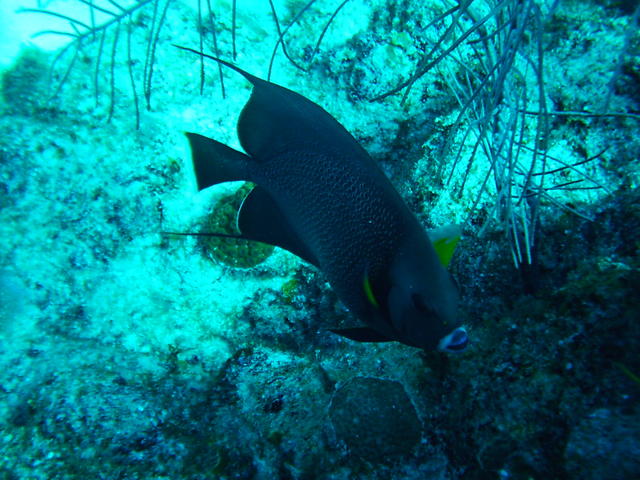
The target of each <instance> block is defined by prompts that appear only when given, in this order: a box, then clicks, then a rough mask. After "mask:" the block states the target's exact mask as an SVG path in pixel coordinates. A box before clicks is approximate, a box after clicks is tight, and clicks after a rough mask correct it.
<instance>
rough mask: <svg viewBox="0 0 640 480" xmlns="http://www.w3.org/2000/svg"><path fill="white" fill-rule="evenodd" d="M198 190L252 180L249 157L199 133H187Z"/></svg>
mask: <svg viewBox="0 0 640 480" xmlns="http://www.w3.org/2000/svg"><path fill="white" fill-rule="evenodd" d="M186 135H187V138H188V139H189V145H191V157H192V160H193V168H194V170H195V173H196V181H197V182H198V190H202V189H204V188H207V187H210V186H212V185H216V184H218V183H223V182H235V181H239V180H251V179H250V178H249V162H250V161H251V160H250V158H249V156H247V155H245V154H244V153H241V152H238V151H237V150H234V149H233V148H231V147H228V146H226V145H225V144H223V143H220V142H216V141H215V140H212V139H210V138H207V137H205V136H202V135H198V134H197V133H187V134H186Z"/></svg>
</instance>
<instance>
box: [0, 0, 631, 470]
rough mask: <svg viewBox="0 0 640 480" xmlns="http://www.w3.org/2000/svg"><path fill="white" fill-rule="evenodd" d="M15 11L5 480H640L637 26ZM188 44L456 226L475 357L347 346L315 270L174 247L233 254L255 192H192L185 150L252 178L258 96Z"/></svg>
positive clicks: (335, 304) (9, 104) (5, 305)
mask: <svg viewBox="0 0 640 480" xmlns="http://www.w3.org/2000/svg"><path fill="white" fill-rule="evenodd" d="M0 5H1V7H0V8H1V11H0V13H1V14H2V19H1V20H0V38H1V44H0V49H2V55H0V65H1V67H0V68H1V69H2V71H1V89H2V90H1V99H0V112H1V117H0V179H1V183H0V209H1V210H0V231H1V237H0V238H1V244H0V422H1V423H0V452H1V456H0V479H76V478H78V479H79V478H83V479H85V478H99V479H176V480H178V479H191V480H196V479H254V478H255V479H273V478H277V479H316V478H317V479H451V480H453V479H572V480H573V479H587V480H588V479H600V480H607V479H611V480H616V479H620V480H623V479H638V478H640V408H639V400H640V355H638V352H639V351H640V272H639V266H640V261H639V259H638V250H639V249H640V203H639V202H640V194H639V192H638V183H639V180H640V164H639V157H640V135H639V127H640V57H639V55H640V33H639V32H640V28H639V26H640V6H639V2H638V1H637V0H587V1H584V0H555V1H551V0H460V1H453V0H451V1H448V0H429V1H419V0H386V1H385V0H347V1H343V2H339V1H338V0H316V1H309V2H306V1H304V0H273V2H272V3H270V2H269V1H268V0H252V1H243V0H239V1H237V3H236V1H235V0H233V1H231V0H220V1H219V0H207V1H201V2H198V1H196V0H138V1H135V0H128V1H124V0H118V1H117V2H116V1H111V0H104V1H102V0H93V1H84V0H66V1H63V0H57V1H56V0H52V1H45V0H40V1H33V2H29V1H28V0H22V1H7V0H0ZM18 9H23V11H21V12H19V13H18V12H16V10H18ZM38 32H40V35H37V36H36V37H35V38H32V39H30V37H29V36H30V35H31V34H34V33H38ZM172 44H177V45H183V46H187V47H191V48H194V49H196V50H202V51H204V52H207V53H210V54H215V55H217V56H219V57H221V58H223V59H226V60H228V61H232V62H233V63H235V64H236V65H238V66H240V67H241V68H243V69H245V70H247V71H248V72H251V73H252V74H254V75H256V76H258V77H260V78H267V77H268V76H269V75H270V79H271V81H273V82H275V83H277V84H279V85H283V86H285V87H287V88H290V89H292V90H294V91H296V92H298V93H300V94H302V95H304V96H306V97H307V98H309V99H311V100H312V101H314V102H316V103H317V104H319V105H321V106H322V107H323V108H324V109H326V110H327V111H328V112H330V113H331V114H332V115H333V116H334V117H336V119H337V120H338V121H339V122H340V123H342V124H343V125H344V126H345V127H346V128H347V130H349V131H350V132H351V133H352V134H353V135H354V136H355V137H356V138H357V139H358V141H359V142H360V143H361V144H362V146H363V147H364V148H365V149H366V150H367V151H368V152H369V153H370V154H371V155H372V157H373V158H374V159H375V160H377V161H378V162H379V163H380V165H381V167H382V168H383V170H384V171H385V172H386V173H387V175H388V176H389V178H390V179H391V181H392V183H393V184H394V185H395V187H396V188H397V189H398V191H399V192H400V194H401V195H402V197H403V198H404V199H405V201H406V203H407V204H408V206H409V208H410V209H411V210H412V211H413V212H414V213H415V214H416V215H417V217H418V219H419V220H420V222H421V223H422V224H423V225H424V227H425V229H432V228H437V227H441V226H444V225H449V224H460V225H461V226H462V228H463V237H462V239H461V240H460V243H459V245H458V247H457V250H456V252H455V256H454V258H453V260H452V263H451V265H450V267H449V269H450V271H451V272H452V274H453V275H454V277H455V278H456V280H457V283H458V284H459V287H460V291H461V296H462V313H461V315H462V316H463V317H464V318H463V320H464V324H465V326H466V328H467V330H468V333H469V337H470V345H469V347H468V348H467V349H466V350H465V351H464V352H462V353H460V354H457V355H447V354H443V353H438V352H422V351H420V350H418V349H415V348H411V347H408V346H405V345H402V344H400V343H397V342H391V343H378V344H368V343H356V342H353V341H350V340H347V339H344V338H342V337H339V336H337V335H335V334H333V333H331V332H330V331H329V329H331V328H335V327H336V326H350V325H352V324H353V323H354V319H353V318H352V317H351V316H350V314H349V312H347V311H346V309H345V308H344V307H343V306H342V305H341V304H340V303H339V301H338V299H337V297H336V296H335V294H334V293H333V292H332V291H331V288H330V286H329V285H328V284H327V283H326V281H325V280H324V279H323V276H322V274H321V273H320V272H318V271H317V270H316V269H315V268H314V267H312V266H310V265H308V264H306V263H304V262H303V261H301V260H299V259H298V258H297V257H295V256H293V255H292V254H290V253H288V252H285V251H284V250H281V249H278V248H275V249H274V248H272V247H268V246H264V245H260V244H253V245H249V244H246V243H242V242H238V241H231V240H223V239H203V238H202V237H193V236H191V237H177V236H171V235H166V234H163V232H167V231H173V232H212V231H213V232H220V231H228V232H231V233H232V232H233V230H225V229H231V228H233V224H234V219H235V214H236V211H237V208H238V206H239V204H240V203H241V202H242V199H243V198H244V196H245V195H246V193H247V192H248V188H249V187H248V186H245V185H243V184H242V183H228V184H223V185H219V186H215V187H213V188H210V189H207V190H204V191H202V192H198V191H197V187H196V183H195V178H194V174H193V169H192V166H191V160H190V152H189V148H188V143H187V141H186V137H185V136H184V132H196V133H200V134H202V135H206V136H210V137H212V138H216V139H217V140H219V141H221V142H223V143H227V144H229V145H230V146H232V147H234V148H239V144H238V140H237V135H236V130H235V129H236V123H237V118H238V115H239V114H240V111H241V110H242V107H243V106H244V104H245V103H246V101H247V99H248V96H249V94H250V88H251V86H250V84H249V83H248V82H247V81H246V80H245V79H243V78H242V77H241V76H239V75H237V74H235V73H233V72H231V71H228V70H226V71H223V70H220V69H219V68H218V66H217V65H216V64H214V62H210V61H205V62H201V60H200V58H199V57H198V56H197V55H193V54H191V53H188V52H185V51H181V50H178V49H177V48H175V47H174V46H172Z"/></svg>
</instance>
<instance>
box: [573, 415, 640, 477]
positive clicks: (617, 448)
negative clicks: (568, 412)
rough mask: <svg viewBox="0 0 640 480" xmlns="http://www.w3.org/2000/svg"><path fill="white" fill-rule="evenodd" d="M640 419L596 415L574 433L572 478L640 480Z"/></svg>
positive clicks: (635, 416) (585, 420)
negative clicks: (625, 479) (639, 427)
mask: <svg viewBox="0 0 640 480" xmlns="http://www.w3.org/2000/svg"><path fill="white" fill-rule="evenodd" d="M639 425H640V416H639V415H637V414H636V415H622V414H618V413H615V412H612V411H610V410H607V409H604V408H603V409H600V410H597V411H596V412H593V413H592V414H591V415H589V416H588V417H587V418H585V419H584V420H583V421H581V422H580V423H579V424H578V425H577V426H576V427H575V428H574V429H573V430H572V431H571V433H570V435H569V441H568V442H567V448H566V450H565V460H566V467H567V472H568V473H569V478H571V479H580V480H592V479H593V480H596V479H597V480H618V479H624V478H629V479H631V478H640V429H638V426H639Z"/></svg>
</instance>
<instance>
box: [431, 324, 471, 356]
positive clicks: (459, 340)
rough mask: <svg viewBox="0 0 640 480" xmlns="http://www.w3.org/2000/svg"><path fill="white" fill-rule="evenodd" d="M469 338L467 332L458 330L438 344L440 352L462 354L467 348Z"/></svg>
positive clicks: (460, 328)
mask: <svg viewBox="0 0 640 480" xmlns="http://www.w3.org/2000/svg"><path fill="white" fill-rule="evenodd" d="M468 344H469V337H468V335H467V331H466V330H465V329H464V328H462V327H459V328H456V329H455V330H454V331H453V332H451V333H450V334H449V335H447V336H446V337H444V338H443V339H442V340H440V342H439V343H438V350H440V351H441V352H461V351H463V350H464V349H466V348H467V345H468Z"/></svg>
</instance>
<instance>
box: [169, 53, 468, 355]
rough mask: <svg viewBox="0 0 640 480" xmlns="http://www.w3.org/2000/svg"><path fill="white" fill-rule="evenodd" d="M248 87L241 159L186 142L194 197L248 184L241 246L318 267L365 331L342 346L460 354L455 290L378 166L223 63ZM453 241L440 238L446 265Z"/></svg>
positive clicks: (197, 138)
mask: <svg viewBox="0 0 640 480" xmlns="http://www.w3.org/2000/svg"><path fill="white" fill-rule="evenodd" d="M180 48H182V49H184V50H189V51H192V52H194V53H197V54H199V55H203V56H205V57H207V58H211V59H212V60H215V61H216V62H219V63H221V64H222V65H225V66H226V67H228V68H231V69H232V70H235V71H236V72H238V73H240V74H241V75H243V76H244V77H245V78H246V79H247V80H248V81H249V82H251V84H252V85H253V91H252V93H251V98H250V99H249V101H248V102H247V104H246V105H245V107H244V109H243V110H242V113H241V115H240V119H239V121H238V137H239V139H240V144H241V145H242V148H243V149H244V150H245V152H246V154H245V153H241V152H238V151H236V150H233V149H232V148H230V147H228V146H226V145H224V144H222V143H219V142H217V141H215V140H212V139H210V138H207V137H204V136H202V135H198V134H195V133H187V137H188V139H189V143H190V145H191V152H192V156H193V165H194V169H195V174H196V178H197V182H198V188H199V189H204V188H207V187H209V186H211V185H215V184H218V183H221V182H229V181H236V180H247V181H251V182H253V183H255V184H256V187H255V188H254V189H253V190H252V191H251V193H250V194H249V195H248V196H247V198H246V199H245V201H244V203H243V204H242V207H241V209H240V212H239V213H238V227H239V229H240V232H242V235H241V237H242V238H246V239H249V240H255V241H259V242H264V243H268V244H271V245H276V246H279V247H282V248H284V249H286V250H288V251H290V252H292V253H294V254H295V255H298V256H299V257H301V258H302V259H304V260H306V261H307V262H309V263H311V264H313V265H315V266H316V267H318V268H319V269H320V270H321V271H322V272H323V273H324V274H325V275H326V277H327V279H328V281H329V282H330V284H331V286H332V287H333V289H334V290H335V291H336V293H337V295H338V297H339V298H340V299H341V300H342V302H344V304H345V305H346V306H347V307H348V308H349V310H350V311H351V312H352V313H353V314H355V315H356V316H357V317H358V318H359V319H360V320H362V321H363V322H364V323H366V325H367V326H363V327H358V328H350V329H345V330H334V332H335V333H338V334H340V335H343V336H345V337H347V338H350V339H352V340H358V341H370V342H382V341H392V340H395V341H399V342H402V343H404V344H407V345H411V346H414V347H419V348H424V349H427V350H433V349H440V350H448V351H457V350H463V349H464V348H465V347H466V345H467V341H468V339H467V334H466V331H465V330H464V328H462V327H461V325H460V321H459V319H458V300H459V297H458V290H457V288H456V285H455V282H454V281H453V279H452V277H451V275H450V274H449V273H448V272H447V270H446V269H445V267H444V266H443V263H444V262H446V261H441V258H439V256H438V253H437V252H436V249H435V248H434V246H433V245H432V242H431V241H430V239H429V236H428V235H427V233H426V232H425V230H424V229H423V228H422V226H421V225H420V223H419V222H418V220H417V219H416V217H415V216H414V215H413V214H412V213H411V212H410V211H409V209H408V208H407V206H406V205H405V203H404V202H403V200H402V198H401V197H400V195H399V194H398V192H397V191H396V190H395V189H394V188H393V186H392V185H391V182H389V180H388V179H387V177H386V176H385V175H384V173H383V172H382V170H381V169H380V167H379V166H378V165H377V164H376V163H375V161H374V160H373V159H372V158H371V157H370V156H369V155H368V154H367V152H366V151H365V150H364V149H363V148H362V147H361V146H360V145H359V144H358V142H357V141H356V140H355V139H354V138H353V137H352V136H351V135H350V134H349V132H347V130H346V129H345V128H344V127H343V126H342V125H340V123H338V122H337V121H336V120H335V119H334V118H333V117H332V116H331V115H329V114H328V113H327V112H326V111H325V110H323V109H322V108H321V107H319V106H318V105H316V104H315V103H313V102H312V101H310V100H308V99H307V98H305V97H303V96H302V95H299V94H297V93H295V92H293V91H291V90H288V89H286V88H284V87H281V86H279V85H276V84H274V83H271V82H268V81H265V80H261V79H259V78H257V77H255V76H253V75H251V74H249V73H247V72H245V71H243V70H241V69H240V68H238V67H236V66H235V65H232V64H230V63H228V62H225V61H223V60H220V59H218V58H215V57H210V56H208V55H204V54H202V53H200V52H197V51H195V50H191V49H187V48H184V47H180ZM455 241H457V238H455V239H451V238H449V239H447V238H445V239H444V240H443V239H440V244H441V245H442V246H443V247H444V250H445V251H448V253H446V252H445V253H444V254H443V255H444V256H448V257H450V255H451V254H452V253H453V250H452V249H453V247H452V245H455Z"/></svg>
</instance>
